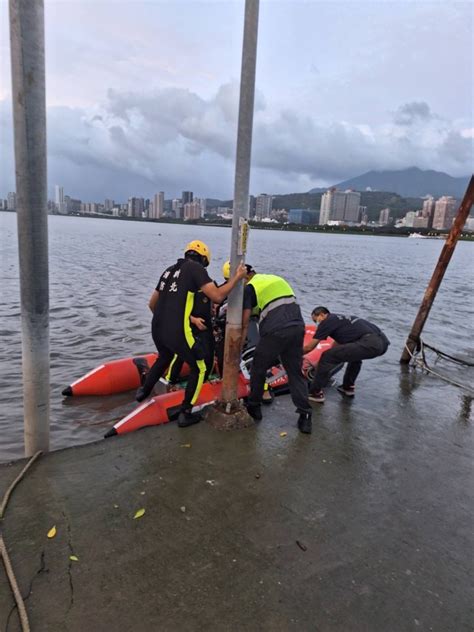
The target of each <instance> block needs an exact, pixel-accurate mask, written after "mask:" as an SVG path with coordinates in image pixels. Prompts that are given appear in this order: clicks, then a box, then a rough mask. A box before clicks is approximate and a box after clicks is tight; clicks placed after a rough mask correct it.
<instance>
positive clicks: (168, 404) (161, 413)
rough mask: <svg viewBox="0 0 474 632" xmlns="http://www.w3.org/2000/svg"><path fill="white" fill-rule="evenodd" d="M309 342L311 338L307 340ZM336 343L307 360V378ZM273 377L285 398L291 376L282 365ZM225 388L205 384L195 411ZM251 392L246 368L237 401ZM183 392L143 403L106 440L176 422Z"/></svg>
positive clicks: (270, 379)
mask: <svg viewBox="0 0 474 632" xmlns="http://www.w3.org/2000/svg"><path fill="white" fill-rule="evenodd" d="M306 334H307V336H308V337H309V336H311V337H312V336H313V335H314V327H313V328H312V329H309V330H308V329H307V330H306ZM306 340H308V338H306ZM333 344H334V341H333V340H331V339H328V340H324V341H322V342H320V343H319V344H318V346H317V347H316V348H315V349H313V351H311V352H310V353H308V354H307V355H306V356H305V357H304V362H303V367H302V368H303V372H304V373H305V374H306V375H308V372H309V370H310V369H311V368H313V369H314V367H315V366H317V364H318V362H319V359H320V357H321V355H322V354H323V353H324V352H325V351H326V350H327V349H330V348H331V347H332V346H333ZM271 373H272V376H270V377H268V378H267V383H268V384H269V386H270V387H271V389H272V390H273V392H274V393H275V395H282V394H284V393H286V392H288V376H287V374H286V371H285V370H284V369H283V367H282V366H281V365H278V366H274V367H272V369H271ZM221 389H222V382H221V380H214V381H211V382H206V383H205V384H204V385H203V387H202V389H201V392H200V394H199V398H198V400H197V402H196V405H195V407H194V408H193V411H198V410H202V409H203V408H205V407H206V406H209V405H210V404H213V403H214V402H215V401H217V400H219V398H220V394H221ZM249 392H250V379H249V374H248V372H247V371H246V370H245V369H243V370H242V371H241V372H240V374H239V383H238V398H239V399H242V398H244V397H247V395H248V394H249ZM183 395H184V389H183V388H180V389H178V390H176V391H172V392H171V393H165V394H164V395H157V396H155V397H152V398H151V399H149V400H147V401H145V402H143V403H142V404H140V405H139V406H138V407H137V408H135V409H134V410H133V411H132V412H131V413H130V414H129V415H127V416H126V417H124V418H123V419H121V420H120V421H118V422H117V423H116V424H115V425H114V426H113V427H112V428H111V429H110V430H109V431H108V432H107V433H106V434H105V438H108V437H113V436H115V435H118V434H125V433H127V432H133V431H134V430H138V429H139V428H144V427H145V426H156V425H160V424H165V423H168V422H169V421H173V420H174V419H176V418H177V417H178V415H179V412H180V407H181V404H182V402H183Z"/></svg>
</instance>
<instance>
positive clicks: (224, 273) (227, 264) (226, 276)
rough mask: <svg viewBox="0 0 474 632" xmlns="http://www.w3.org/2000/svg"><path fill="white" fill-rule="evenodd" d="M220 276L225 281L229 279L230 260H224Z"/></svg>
mask: <svg viewBox="0 0 474 632" xmlns="http://www.w3.org/2000/svg"><path fill="white" fill-rule="evenodd" d="M222 276H223V277H224V279H225V280H226V281H228V280H229V279H230V261H226V262H225V263H224V265H223V266H222Z"/></svg>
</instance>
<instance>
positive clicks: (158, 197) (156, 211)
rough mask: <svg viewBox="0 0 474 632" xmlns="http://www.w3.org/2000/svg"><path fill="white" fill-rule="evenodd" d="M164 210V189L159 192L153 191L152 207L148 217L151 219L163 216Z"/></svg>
mask: <svg viewBox="0 0 474 632" xmlns="http://www.w3.org/2000/svg"><path fill="white" fill-rule="evenodd" d="M164 212H165V194H164V191H160V192H159V193H155V195H154V196H153V208H152V209H151V211H150V215H149V217H151V218H152V219H159V218H160V217H163V214H164Z"/></svg>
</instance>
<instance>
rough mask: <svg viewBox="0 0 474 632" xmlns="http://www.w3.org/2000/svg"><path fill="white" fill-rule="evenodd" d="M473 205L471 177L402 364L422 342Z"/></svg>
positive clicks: (408, 342)
mask: <svg viewBox="0 0 474 632" xmlns="http://www.w3.org/2000/svg"><path fill="white" fill-rule="evenodd" d="M473 204H474V176H472V177H471V180H470V182H469V186H468V187H467V189H466V193H465V194H464V197H463V200H462V202H461V206H460V207H459V210H458V213H457V215H456V219H455V220H454V222H453V225H452V227H451V230H450V232H449V235H448V238H447V239H446V243H445V244H444V246H443V250H442V251H441V254H440V256H439V259H438V263H437V264H436V268H435V270H434V272H433V276H432V277H431V280H430V282H429V283H428V287H427V288H426V291H425V295H424V297H423V301H422V302H421V305H420V309H419V310H418V314H417V316H416V318H415V322H414V323H413V327H412V328H411V331H410V333H409V335H408V338H407V341H406V343H405V348H404V349H403V353H402V355H401V358H400V363H401V364H408V362H410V358H411V355H412V354H413V352H414V351H415V349H416V347H417V345H418V343H419V341H420V336H421V332H422V331H423V327H424V325H425V322H426V320H427V318H428V315H429V313H430V310H431V306H432V305H433V301H434V299H435V298H436V293H437V292H438V289H439V286H440V285H441V281H442V280H443V277H444V273H445V272H446V270H447V268H448V264H449V262H450V260H451V257H452V256H453V253H454V249H455V248H456V244H457V242H458V239H459V235H460V234H461V231H462V229H463V226H464V224H465V223H466V220H467V218H468V216H469V212H470V210H471V207H472V205H473Z"/></svg>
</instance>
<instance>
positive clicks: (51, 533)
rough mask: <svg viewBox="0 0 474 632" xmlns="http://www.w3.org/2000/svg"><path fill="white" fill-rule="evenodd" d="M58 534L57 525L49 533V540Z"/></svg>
mask: <svg viewBox="0 0 474 632" xmlns="http://www.w3.org/2000/svg"><path fill="white" fill-rule="evenodd" d="M56 533H57V529H56V525H54V527H51V529H50V530H49V531H48V538H49V539H51V538H54V537H55V536H56Z"/></svg>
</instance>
